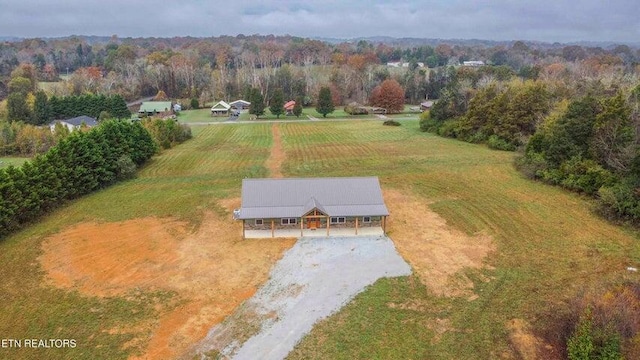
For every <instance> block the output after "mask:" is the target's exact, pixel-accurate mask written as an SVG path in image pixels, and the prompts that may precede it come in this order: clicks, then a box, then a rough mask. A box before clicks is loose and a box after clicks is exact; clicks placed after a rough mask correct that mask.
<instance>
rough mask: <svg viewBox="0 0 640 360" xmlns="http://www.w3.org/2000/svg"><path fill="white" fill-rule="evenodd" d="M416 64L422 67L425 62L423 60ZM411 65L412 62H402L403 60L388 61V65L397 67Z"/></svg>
mask: <svg viewBox="0 0 640 360" xmlns="http://www.w3.org/2000/svg"><path fill="white" fill-rule="evenodd" d="M416 64H418V67H420V68H423V67H424V63H423V62H418V63H416ZM409 65H411V63H408V62H401V61H392V62H388V63H387V66H389V67H396V68H408V67H409Z"/></svg>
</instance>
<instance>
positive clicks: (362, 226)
mask: <svg viewBox="0 0 640 360" xmlns="http://www.w3.org/2000/svg"><path fill="white" fill-rule="evenodd" d="M387 216H389V211H388V210H387V207H386V205H385V204H384V200H383V198H382V190H381V189H380V182H379V181H378V178H377V177H335V178H285V179H244V180H243V181H242V205H241V207H240V209H238V210H236V211H234V217H235V218H236V219H238V220H242V237H243V238H267V237H302V236H332V235H336V236H353V235H383V234H384V233H385V232H386V231H385V228H386V218H387Z"/></svg>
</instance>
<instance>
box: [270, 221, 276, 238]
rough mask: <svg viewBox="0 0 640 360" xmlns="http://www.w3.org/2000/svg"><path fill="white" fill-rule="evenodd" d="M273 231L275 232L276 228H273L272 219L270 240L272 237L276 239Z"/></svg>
mask: <svg viewBox="0 0 640 360" xmlns="http://www.w3.org/2000/svg"><path fill="white" fill-rule="evenodd" d="M275 230H276V228H275V222H274V220H273V219H271V237H272V238H273V237H276V236H275Z"/></svg>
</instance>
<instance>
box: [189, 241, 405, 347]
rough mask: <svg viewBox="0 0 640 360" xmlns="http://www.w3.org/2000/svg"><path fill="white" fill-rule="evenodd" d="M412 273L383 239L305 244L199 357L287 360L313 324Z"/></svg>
mask: <svg viewBox="0 0 640 360" xmlns="http://www.w3.org/2000/svg"><path fill="white" fill-rule="evenodd" d="M265 241H268V240H265ZM410 273H411V268H410V266H409V265H408V264H407V263H406V262H405V261H404V260H403V259H402V257H400V255H398V252H397V251H396V249H395V247H394V244H393V242H392V241H391V239H389V238H387V237H384V236H376V237H359V238H353V237H351V238H347V237H345V238H303V239H300V240H298V242H297V243H296V244H295V245H294V246H293V247H292V248H291V249H289V250H288V251H287V252H286V253H285V255H284V256H283V258H282V259H281V260H280V261H279V262H278V263H277V264H276V265H275V267H274V268H273V270H272V271H271V277H270V279H269V280H268V281H267V282H266V283H265V284H264V285H263V286H262V287H261V288H260V289H259V290H258V291H257V292H256V294H255V295H254V296H253V297H252V298H250V299H249V300H247V301H246V302H245V303H244V304H243V305H242V306H241V307H240V308H239V309H238V311H236V313H234V314H233V315H231V316H230V317H229V318H227V319H226V320H225V321H224V322H223V323H221V324H219V325H217V326H215V327H214V328H212V329H211V331H210V332H209V334H208V335H207V337H206V338H205V339H204V340H203V341H202V342H201V343H200V344H199V345H198V346H197V348H196V349H195V354H200V355H203V357H204V358H206V356H205V355H204V354H208V355H212V354H216V355H217V354H221V355H223V356H224V357H229V358H233V359H284V358H285V357H286V356H287V354H289V352H290V351H291V350H292V349H293V347H294V346H295V344H296V343H297V342H298V341H300V339H302V337H303V336H304V335H305V334H307V333H308V332H309V331H310V330H311V328H312V327H313V324H315V323H316V322H317V321H318V320H320V319H323V318H325V317H327V316H329V315H331V314H332V313H334V312H336V311H338V310H339V309H340V308H341V307H342V306H344V305H345V304H347V303H348V302H349V301H350V300H351V299H352V298H353V297H354V296H355V295H356V294H358V293H359V292H361V291H363V290H364V288H365V287H367V286H368V285H371V284H373V283H374V282H375V281H376V280H378V279H379V278H382V277H396V276H405V275H409V274H410Z"/></svg>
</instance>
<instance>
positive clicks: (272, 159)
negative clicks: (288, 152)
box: [265, 123, 285, 178]
mask: <svg viewBox="0 0 640 360" xmlns="http://www.w3.org/2000/svg"><path fill="white" fill-rule="evenodd" d="M271 133H272V135H273V146H272V147H271V154H270V155H269V158H268V159H267V162H266V163H265V166H266V167H267V169H268V170H269V175H270V176H271V177H272V178H281V177H283V175H282V164H283V163H284V159H285V153H284V150H283V149H282V139H281V137H280V127H279V125H278V124H277V123H274V124H273V125H272V126H271Z"/></svg>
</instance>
